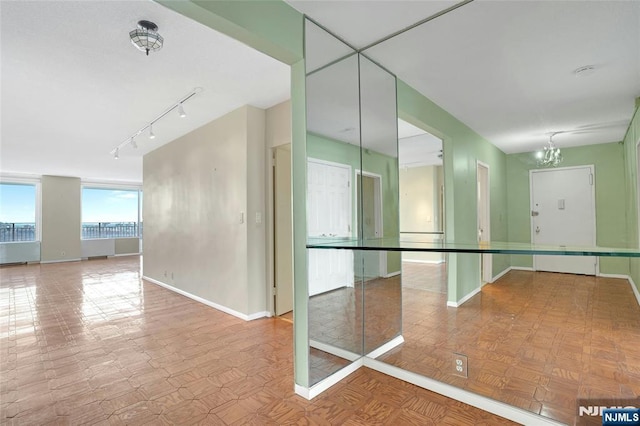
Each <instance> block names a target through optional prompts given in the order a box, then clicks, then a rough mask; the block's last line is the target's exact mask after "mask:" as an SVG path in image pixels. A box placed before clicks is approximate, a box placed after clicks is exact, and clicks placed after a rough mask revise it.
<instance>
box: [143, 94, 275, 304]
mask: <svg viewBox="0 0 640 426" xmlns="http://www.w3.org/2000/svg"><path fill="white" fill-rule="evenodd" d="M265 154H266V144H265V112H264V111H263V110H261V109H258V108H254V107H251V106H244V107H242V108H239V109H237V110H235V111H233V112H230V113H229V114H227V115H225V116H223V117H220V118H218V119H216V120H214V121H212V122H211V123H209V124H206V125H204V126H202V127H200V128H198V129H196V130H194V131H193V132H191V133H188V134H187V135H185V136H183V137H181V138H178V139H176V140H174V141H173V142H171V143H169V144H167V145H164V146H162V147H160V148H158V149H156V150H154V151H152V152H150V153H148V154H147V155H145V156H144V160H143V176H144V177H143V182H144V185H143V190H144V197H145V200H144V202H145V207H144V212H143V214H144V226H145V229H144V240H145V242H144V244H145V248H144V252H145V253H144V258H143V270H144V275H145V276H146V277H149V278H152V279H154V280H157V281H160V282H162V283H165V284H168V285H170V286H172V287H174V288H176V289H179V290H181V291H183V292H186V293H189V294H191V295H193V296H197V297H200V298H202V299H205V300H207V301H209V302H212V303H215V304H218V305H221V306H223V307H225V308H228V309H231V310H233V311H236V312H238V313H241V314H244V315H248V316H250V315H253V314H260V313H264V312H265V311H266V310H267V308H266V306H267V304H266V302H267V295H266V272H265V268H266V263H265V259H266V254H265V253H266V241H265V221H264V218H265V212H264V206H265V182H264V176H265V163H266V157H265ZM260 219H262V220H260Z"/></svg>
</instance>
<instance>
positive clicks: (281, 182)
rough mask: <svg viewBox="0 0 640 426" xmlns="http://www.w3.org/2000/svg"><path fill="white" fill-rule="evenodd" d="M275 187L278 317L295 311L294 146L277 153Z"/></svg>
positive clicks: (285, 146)
mask: <svg viewBox="0 0 640 426" xmlns="http://www.w3.org/2000/svg"><path fill="white" fill-rule="evenodd" d="M273 185H274V190H273V217H274V220H273V228H274V241H273V244H274V274H275V276H274V284H275V288H276V292H275V293H276V294H275V313H276V315H282V314H285V313H287V312H290V311H292V310H293V266H292V265H293V255H292V253H293V249H292V245H293V237H292V232H291V231H292V230H291V224H292V218H291V144H287V145H282V146H279V147H276V148H275V149H274V165H273Z"/></svg>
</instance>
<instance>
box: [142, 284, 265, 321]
mask: <svg viewBox="0 0 640 426" xmlns="http://www.w3.org/2000/svg"><path fill="white" fill-rule="evenodd" d="M142 279H143V280H146V281H149V282H150V283H152V284H156V285H159V286H160V287H164V288H166V289H167V290H171V291H173V292H175V293H178V294H180V295H182V296H185V297H188V298H189V299H192V300H195V301H196V302H200V303H202V304H204V305H207V306H209V307H212V308H214V309H217V310H219V311H221V312H224V313H225V314H229V315H233V316H234V317H236V318H240V319H243V320H245V321H251V320H254V319H258V318H264V317H269V316H271V315H270V314H269V312H266V311H263V312H255V313H253V314H249V315H247V314H243V313H241V312H238V311H234V310H233V309H230V308H227V307H226V306H222V305H218V304H217V303H214V302H212V301H210V300H207V299H203V298H202V297H200V296H196V295H194V294H191V293H188V292H186V291H184V290H181V289H179V288H177V287H173V286H171V285H169V284H166V283H163V282H162V281H158V280H156V279H153V278H150V277H147V276H145V275H143V276H142Z"/></svg>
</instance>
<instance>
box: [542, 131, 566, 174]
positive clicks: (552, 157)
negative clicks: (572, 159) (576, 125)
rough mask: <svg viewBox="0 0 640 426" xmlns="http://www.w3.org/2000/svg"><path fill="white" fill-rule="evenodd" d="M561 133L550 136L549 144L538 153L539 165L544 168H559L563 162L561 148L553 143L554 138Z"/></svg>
mask: <svg viewBox="0 0 640 426" xmlns="http://www.w3.org/2000/svg"><path fill="white" fill-rule="evenodd" d="M558 133H560V132H553V133H551V135H549V143H548V144H547V145H546V146H545V147H544V148H543V150H542V151H538V154H537V157H538V165H539V166H542V167H557V166H558V165H559V164H560V163H562V160H563V159H564V158H563V157H562V153H561V152H560V148H558V147H557V146H556V144H555V143H553V137H554V136H555V135H557V134H558Z"/></svg>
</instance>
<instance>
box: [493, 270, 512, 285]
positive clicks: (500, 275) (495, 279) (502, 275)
mask: <svg viewBox="0 0 640 426" xmlns="http://www.w3.org/2000/svg"><path fill="white" fill-rule="evenodd" d="M512 269H513V267H512V266H509V267H508V268H507V269H505V270H504V271H502V272H500V273H499V274H498V275H496V276H495V277H493V278H491V282H492V283H494V282H496V281H498V280H499V279H500V278H502V277H504V276H505V275H507V274H508V273H509V271H511V270H512Z"/></svg>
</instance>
